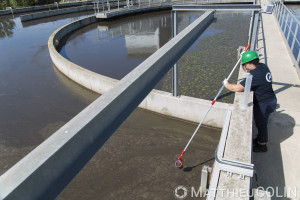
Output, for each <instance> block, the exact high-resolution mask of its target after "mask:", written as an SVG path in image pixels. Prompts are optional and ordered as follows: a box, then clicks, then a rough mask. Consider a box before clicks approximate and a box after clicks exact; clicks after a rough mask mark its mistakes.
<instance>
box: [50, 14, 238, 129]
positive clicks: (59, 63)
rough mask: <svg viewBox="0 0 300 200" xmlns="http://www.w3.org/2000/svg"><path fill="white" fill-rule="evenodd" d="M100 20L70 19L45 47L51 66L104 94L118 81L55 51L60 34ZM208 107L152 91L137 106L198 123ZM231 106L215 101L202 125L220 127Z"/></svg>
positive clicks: (91, 18) (204, 103) (198, 101)
mask: <svg viewBox="0 0 300 200" xmlns="http://www.w3.org/2000/svg"><path fill="white" fill-rule="evenodd" d="M97 21H99V19H96V17H94V16H92V17H87V18H84V19H81V20H77V21H75V22H71V23H69V24H67V25H65V26H63V27H61V28H59V29H57V30H56V31H55V32H54V33H52V35H51V36H50V38H49V40H48V48H49V52H50V56H51V59H52V61H53V63H54V65H55V66H56V67H57V68H58V69H59V70H60V71H61V72H62V73H63V74H65V75H66V76H67V77H69V78H70V79H72V80H73V81H75V82H77V83H78V84H80V85H82V86H84V87H86V88H88V89H90V90H93V91H95V92H97V93H99V94H103V93H105V92H106V91H108V90H109V89H111V88H112V87H114V85H115V84H116V83H117V82H118V80H115V79H112V78H109V77H106V76H103V75H100V74H97V73H94V72H92V71H89V70H87V69H84V68H82V67H81V66H79V65H76V64H75V63H72V62H70V61H69V60H67V59H66V58H64V57H63V56H61V55H60V53H59V52H58V51H57V48H58V46H59V45H60V42H61V40H62V38H63V37H65V36H66V35H67V34H69V33H71V32H73V31H75V30H77V29H79V28H81V27H83V26H86V25H88V24H91V23H95V22H97ZM209 106H210V101H207V100H202V99H197V98H192V97H187V96H180V97H173V96H172V94H171V93H168V92H163V91H158V90H153V91H152V92H151V93H150V94H149V95H148V96H147V97H146V98H145V99H144V101H143V102H142V103H141V104H140V105H139V107H141V108H144V109H147V110H151V111H154V112H157V113H161V114H164V115H168V116H171V117H176V118H180V119H184V120H188V121H192V122H197V123H199V122H200V120H201V119H202V117H203V116H204V114H205V113H206V112H207V110H208V107H209ZM227 109H232V105H230V104H225V103H218V102H217V103H216V104H215V105H214V107H213V108H212V110H211V111H210V113H209V115H208V116H207V117H206V120H205V121H204V122H203V124H205V125H208V126H213V127H217V128H222V126H223V122H224V118H225V116H226V110H227Z"/></svg>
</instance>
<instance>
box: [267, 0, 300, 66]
mask: <svg viewBox="0 0 300 200" xmlns="http://www.w3.org/2000/svg"><path fill="white" fill-rule="evenodd" d="M272 3H273V5H274V15H275V17H276V19H277V20H278V23H279V25H280V28H281V30H282V33H283V35H284V36H285V38H286V41H287V43H288V45H289V47H290V50H291V53H292V54H293V56H294V58H295V61H296V62H297V65H298V67H299V66H300V65H299V61H300V42H299V40H300V33H299V30H298V29H299V26H300V22H299V20H298V19H297V18H296V17H295V15H294V14H293V13H292V12H291V11H290V10H289V9H288V8H287V7H286V6H285V5H284V4H283V2H282V1H280V0H273V1H272Z"/></svg>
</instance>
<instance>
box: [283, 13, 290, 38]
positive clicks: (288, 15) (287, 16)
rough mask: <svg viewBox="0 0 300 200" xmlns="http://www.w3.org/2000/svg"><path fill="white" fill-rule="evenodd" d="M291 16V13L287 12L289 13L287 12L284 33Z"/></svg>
mask: <svg viewBox="0 0 300 200" xmlns="http://www.w3.org/2000/svg"><path fill="white" fill-rule="evenodd" d="M289 17H290V14H289V13H287V14H286V18H285V25H284V30H283V34H285V31H286V27H287V24H288V21H289Z"/></svg>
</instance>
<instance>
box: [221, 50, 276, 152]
mask: <svg viewBox="0 0 300 200" xmlns="http://www.w3.org/2000/svg"><path fill="white" fill-rule="evenodd" d="M242 67H243V69H244V70H245V71H246V72H248V73H250V74H252V75H253V77H252V83H251V91H253V92H254V97H253V114H254V120H255V124H256V127H257V129H258V137H257V138H256V139H254V140H253V151H254V152H267V151H268V147H267V142H268V119H269V116H270V114H271V113H272V112H274V110H275V109H276V106H277V99H276V96H275V93H274V91H273V88H272V74H271V72H270V70H269V68H268V66H267V65H265V64H263V63H259V57H258V55H257V53H256V52H255V51H247V52H245V53H243V55H242ZM223 83H224V86H225V87H226V88H227V89H228V90H230V91H233V92H243V91H244V89H245V84H246V79H244V80H243V81H242V82H241V83H239V84H230V83H228V80H227V79H225V80H224V82H223Z"/></svg>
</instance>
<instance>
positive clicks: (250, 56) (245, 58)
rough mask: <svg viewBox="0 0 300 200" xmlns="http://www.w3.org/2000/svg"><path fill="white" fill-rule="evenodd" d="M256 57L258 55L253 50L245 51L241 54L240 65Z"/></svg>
mask: <svg viewBox="0 0 300 200" xmlns="http://www.w3.org/2000/svg"><path fill="white" fill-rule="evenodd" d="M256 58H258V55H257V53H256V52H255V51H246V52H245V53H243V55H242V65H243V64H245V63H247V62H250V61H252V60H255V59H256Z"/></svg>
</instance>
